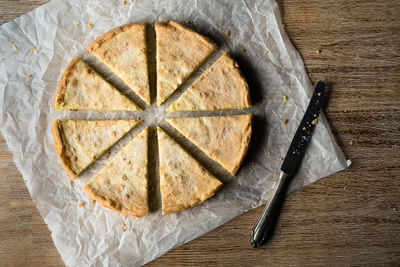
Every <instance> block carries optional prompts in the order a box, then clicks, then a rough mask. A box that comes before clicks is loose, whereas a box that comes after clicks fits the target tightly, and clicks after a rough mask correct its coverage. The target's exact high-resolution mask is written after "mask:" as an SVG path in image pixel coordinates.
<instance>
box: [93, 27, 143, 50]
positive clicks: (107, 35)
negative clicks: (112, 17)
mask: <svg viewBox="0 0 400 267" xmlns="http://www.w3.org/2000/svg"><path fill="white" fill-rule="evenodd" d="M135 25H137V26H146V23H145V22H141V21H139V22H130V23H127V24H125V25H121V26H118V27H116V28H114V29H111V30H109V31H108V32H106V33H105V34H103V35H101V36H99V37H97V38H96V39H95V40H94V41H93V42H91V43H90V44H89V45H88V46H87V49H88V50H89V52H91V53H93V52H94V51H95V50H96V49H97V48H99V47H100V46H101V44H102V43H104V42H105V41H107V40H108V39H110V38H112V37H114V36H115V35H117V34H118V33H121V32H124V31H125V30H126V29H128V28H130V27H132V26H135Z"/></svg>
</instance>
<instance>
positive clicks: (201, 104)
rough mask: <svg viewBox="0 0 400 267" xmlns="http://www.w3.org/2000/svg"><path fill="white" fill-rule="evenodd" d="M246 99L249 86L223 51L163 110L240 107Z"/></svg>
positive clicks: (233, 61) (244, 103)
mask: <svg viewBox="0 0 400 267" xmlns="http://www.w3.org/2000/svg"><path fill="white" fill-rule="evenodd" d="M250 102H251V101H250V94H249V87H248V84H247V82H246V79H245V78H244V76H243V74H242V72H241V71H240V69H239V65H238V64H237V63H236V62H235V60H233V59H232V58H231V57H230V56H229V55H228V53H224V54H223V55H222V56H221V57H220V58H219V59H218V60H217V61H216V62H215V63H214V64H213V65H211V67H209V68H208V69H207V70H206V71H205V72H204V73H203V74H202V75H201V76H200V77H199V78H198V79H197V80H196V81H195V82H194V83H193V84H192V85H191V86H190V87H189V88H188V90H186V91H185V92H184V93H183V94H182V95H181V96H180V97H179V98H178V99H177V100H176V101H175V102H173V103H172V105H171V106H170V107H169V108H168V109H167V111H170V112H173V111H192V110H217V109H242V108H246V107H249V106H250V105H251V103H250Z"/></svg>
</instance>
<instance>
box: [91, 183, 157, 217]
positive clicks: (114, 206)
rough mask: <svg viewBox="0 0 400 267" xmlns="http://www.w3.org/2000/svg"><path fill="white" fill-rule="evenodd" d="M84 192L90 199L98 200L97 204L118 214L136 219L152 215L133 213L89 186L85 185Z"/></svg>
mask: <svg viewBox="0 0 400 267" xmlns="http://www.w3.org/2000/svg"><path fill="white" fill-rule="evenodd" d="M83 190H84V191H85V192H86V194H88V195H89V197H90V198H92V199H94V200H96V201H97V202H99V203H100V204H101V205H103V206H105V207H107V208H109V209H112V210H114V211H116V212H119V213H122V214H127V215H131V216H135V217H143V216H147V215H149V214H150V213H145V214H140V215H139V214H138V213H136V212H132V211H131V210H128V209H126V208H125V207H123V206H122V205H119V204H117V203H116V202H115V201H113V200H111V199H105V198H104V197H102V196H100V195H98V194H96V192H95V191H94V190H93V189H92V188H91V187H90V186H89V185H84V186H83Z"/></svg>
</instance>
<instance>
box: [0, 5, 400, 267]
mask: <svg viewBox="0 0 400 267" xmlns="http://www.w3.org/2000/svg"><path fill="white" fill-rule="evenodd" d="M45 2H47V1H44V0H43V1H33V0H29V1H28V0H24V1H22V0H19V1H13V0H2V1H0V23H4V22H6V21H9V20H11V19H13V18H15V17H17V16H19V15H22V14H24V13H26V12H28V11H29V10H31V9H33V8H35V7H36V6H38V5H39V4H42V3H45ZM278 4H279V6H280V9H281V12H282V18H283V22H284V24H285V25H286V31H287V33H288V35H289V36H290V38H291V39H292V41H293V43H294V44H295V46H296V47H297V49H298V50H299V52H300V53H301V55H302V57H303V59H304V62H305V64H306V67H307V70H308V72H309V74H310V77H311V79H312V80H313V81H317V80H319V79H324V80H325V81H327V83H328V93H329V94H328V95H329V100H328V106H327V108H326V115H327V117H328V119H329V121H330V123H331V126H332V130H333V133H334V134H335V136H336V138H337V141H338V142H339V144H340V146H341V148H342V149H343V150H344V151H345V154H346V155H347V157H348V158H350V159H351V160H352V161H353V165H352V166H351V167H350V168H349V169H347V170H345V171H343V172H340V173H337V174H335V175H331V176H330V177H327V178H325V179H322V180H319V181H318V182H316V183H314V184H312V185H309V186H306V187H304V188H302V189H300V190H298V191H296V192H294V193H292V194H291V195H290V196H289V197H288V198H287V200H286V202H285V205H284V207H283V212H282V214H281V217H280V219H279V222H278V225H277V229H276V233H275V235H274V237H273V239H272V240H271V241H270V242H269V243H268V244H267V245H265V246H263V247H261V248H257V249H253V248H252V247H251V246H250V240H249V238H250V231H251V228H252V227H253V224H254V222H255V220H256V219H257V217H258V215H259V214H260V212H261V210H262V208H258V209H255V210H252V211H250V212H247V213H245V214H243V215H241V216H239V217H237V218H235V219H234V220H232V221H230V222H228V223H227V224H225V225H223V226H221V227H219V228H218V229H216V230H214V231H212V232H210V233H208V234H206V235H204V236H202V237H200V238H198V239H196V240H194V241H192V242H189V243H188V244H186V245H183V246H181V247H179V248H176V249H174V250H172V251H170V252H169V253H167V254H166V255H165V256H163V257H161V258H159V259H157V260H155V261H154V262H152V263H150V264H149V265H150V266H159V265H167V266H171V265H173V266H188V265H189V266H198V265H213V266H214V265H219V266H223V265H231V266H265V265H332V266H337V265H386V266H398V265H399V264H400V212H399V209H400V194H399V188H400V179H399V178H400V148H399V146H400V96H399V95H400V94H399V93H400V48H399V43H400V16H399V15H398V14H400V2H399V1H397V0H381V1H356V0H352V1H345V0H324V1H323V0H307V1H306V0H280V1H278ZM316 50H321V53H320V54H317V53H316V52H315V51H316ZM350 143H352V145H350ZM0 183H1V185H2V186H0V266H29V265H31V266H59V265H63V263H62V261H61V258H60V256H59V255H58V252H57V250H56V248H55V247H54V245H53V242H52V239H51V236H50V232H49V230H48V229H47V227H46V225H45V224H44V222H43V220H42V218H41V217H40V215H39V213H38V212H37V210H36V208H35V207H34V205H33V204H32V202H31V199H30V197H29V194H28V192H27V189H26V187H25V185H24V182H23V179H22V177H21V175H20V173H19V172H18V171H17V169H16V167H15V165H14V163H13V160H12V156H11V154H10V153H9V152H8V150H7V146H6V144H5V141H4V139H2V138H0Z"/></svg>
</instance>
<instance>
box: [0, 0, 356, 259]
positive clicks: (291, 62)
mask: <svg viewBox="0 0 400 267" xmlns="http://www.w3.org/2000/svg"><path fill="white" fill-rule="evenodd" d="M126 2H127V3H126V5H125V6H123V5H122V1H96V0H90V1H84V0H54V1H51V2H49V3H48V4H46V5H43V6H41V7H39V8H37V9H35V10H33V11H32V12H30V13H28V14H26V15H24V16H21V17H19V18H17V19H15V20H13V21H11V22H9V23H6V24H4V25H2V26H1V27H0V49H1V54H0V56H1V58H0V107H1V114H0V115H1V117H0V125H1V131H2V134H3V136H4V137H5V139H6V141H7V144H8V146H9V149H10V151H12V153H13V155H14V159H15V163H16V165H17V167H18V169H19V171H20V172H21V173H22V175H23V177H24V179H26V180H27V182H26V185H27V187H28V189H29V192H30V194H31V197H32V199H33V200H34V201H35V203H36V206H37V208H38V210H39V212H40V214H41V215H42V216H43V218H44V220H45V222H46V223H47V224H48V227H49V228H50V230H51V232H52V237H53V239H54V243H55V245H56V247H57V249H58V250H59V252H60V254H61V257H62V259H63V261H64V262H65V264H66V265H68V266H101V265H104V266H122V265H129V266H132V265H141V264H144V263H146V262H149V261H151V260H153V259H155V258H157V257H159V256H160V255H162V254H164V253H166V252H167V251H168V250H170V249H171V248H173V247H176V246H179V245H181V244H183V243H185V242H188V241H190V240H192V239H194V238H196V237H198V236H200V235H202V234H204V233H206V232H208V231H210V230H212V229H214V228H216V227H217V226H219V225H221V224H223V223H225V222H227V221H229V220H230V219H232V218H234V217H235V216H237V215H239V214H241V213H243V212H245V211H247V210H249V209H252V208H255V207H257V206H259V205H261V204H263V203H265V202H266V201H267V200H268V198H269V197H270V195H271V194H270V193H271V190H272V189H273V187H274V186H275V183H276V180H277V177H278V172H279V167H280V164H281V162H280V161H278V160H277V157H280V156H282V157H284V154H285V152H286V150H287V148H288V146H289V144H290V141H291V138H292V136H293V134H294V132H295V130H296V128H297V126H298V123H299V121H300V119H301V117H302V115H303V112H304V111H305V108H306V105H307V104H308V100H309V97H310V95H311V92H312V85H311V83H310V80H309V78H308V76H307V73H306V72H305V68H304V65H303V62H302V60H301V58H300V56H299V54H298V53H297V51H296V50H295V49H294V47H293V46H292V44H291V43H290V41H289V39H288V37H287V36H286V34H285V32H284V29H283V25H282V23H281V18H280V15H279V9H278V7H277V5H276V3H275V2H274V1H264V0H257V1H248V2H245V1H229V0H227V1H222V0H221V1H215V0H204V1H180V0H175V1H174V0H167V1H165V0H164V1H148V0H140V1H137V0H134V1H133V2H130V1H126ZM161 19H172V20H176V21H179V22H182V23H183V22H185V21H190V24H189V26H190V27H193V28H195V29H197V30H199V31H200V32H202V33H203V34H206V35H208V36H210V37H211V38H212V39H214V40H216V41H217V42H218V44H219V46H220V50H219V52H218V53H217V54H216V55H214V56H213V58H211V59H210V60H209V61H208V62H207V64H206V65H205V66H204V67H203V68H202V69H201V70H200V71H199V72H197V74H196V75H198V74H199V73H200V72H201V71H202V70H204V69H205V68H206V67H207V66H208V65H210V64H211V63H212V62H213V60H215V59H216V58H217V57H218V56H219V55H220V54H221V53H222V51H228V52H229V53H231V54H232V55H233V56H234V57H235V59H237V61H238V62H239V65H240V66H241V69H242V70H244V72H245V76H246V78H247V80H248V82H249V85H250V88H251V96H252V101H253V103H255V106H254V107H253V108H252V109H251V112H252V113H254V114H255V118H254V135H253V137H252V141H251V146H250V149H249V152H248V155H247V157H246V159H245V161H244V163H243V165H242V167H241V169H240V171H239V172H238V175H237V177H236V178H233V177H228V176H227V175H226V173H224V172H221V173H220V172H219V171H218V170H216V171H215V172H216V173H220V175H221V177H220V178H221V179H222V180H223V181H224V183H225V186H224V187H223V189H222V190H221V191H220V192H219V193H218V194H217V195H216V196H215V197H213V198H212V199H210V200H208V201H206V202H205V203H204V204H203V205H200V206H197V207H195V208H192V209H190V210H187V211H184V212H181V213H178V214H172V215H168V216H162V215H161V212H160V210H158V211H156V212H155V213H152V214H151V215H150V216H149V217H145V218H141V219H138V218H134V217H130V216H125V215H120V214H117V213H115V212H113V211H110V210H108V209H105V208H103V207H101V205H99V204H91V203H90V200H89V198H88V196H86V194H85V193H84V192H83V190H82V185H83V184H85V183H86V182H87V181H88V180H89V179H90V178H91V177H92V176H93V175H94V174H95V173H96V172H97V171H98V170H99V169H100V168H101V167H103V166H104V164H105V163H106V162H107V161H108V160H110V159H111V158H112V157H113V155H115V153H116V152H117V151H118V150H119V149H120V148H121V146H122V145H124V144H126V143H127V142H129V140H130V139H131V138H132V137H133V136H134V135H135V134H136V133H137V132H138V131H139V130H141V129H143V127H145V126H146V124H147V125H154V124H156V123H158V122H160V121H161V124H162V125H164V124H163V122H162V118H163V117H164V116H165V114H164V113H163V111H162V109H160V108H158V109H157V108H153V109H149V110H148V112H147V113H146V115H145V117H146V116H147V118H145V119H146V124H143V125H142V126H140V127H138V128H137V129H135V130H134V131H132V132H131V133H130V134H128V136H126V137H125V138H123V139H122V140H121V141H120V142H119V143H118V144H117V145H116V146H115V147H114V148H113V149H112V154H111V156H110V158H109V159H108V160H105V158H104V157H103V158H101V160H99V161H98V162H96V163H95V164H94V165H93V166H92V167H91V168H89V170H88V171H86V172H85V173H84V174H83V175H82V176H81V177H80V178H78V179H77V180H75V182H74V186H73V187H70V186H69V185H68V178H67V177H66V175H65V172H64V170H63V169H62V167H61V165H60V163H59V160H58V158H57V156H56V154H55V150H54V144H53V140H52V137H51V132H50V128H51V124H52V122H53V121H54V119H56V118H85V119H86V118H90V119H105V118H107V119H118V118H132V117H138V116H139V117H140V116H143V114H142V113H129V112H100V111H97V112H85V111H77V112H68V111H64V112H60V111H53V109H52V97H53V95H54V93H55V91H56V88H57V83H58V80H59V78H60V77H61V74H62V72H63V70H64V69H65V67H66V66H67V64H68V62H69V61H70V60H71V58H72V57H73V56H74V54H75V53H76V54H78V55H79V56H81V57H82V58H84V59H85V60H87V61H88V62H89V63H90V64H91V65H92V66H94V67H95V68H96V69H98V70H99V71H100V72H101V73H102V74H104V75H106V76H107V77H109V78H110V80H111V82H113V83H115V84H116V85H118V87H119V88H120V89H121V90H122V91H123V92H125V93H126V94H128V96H130V97H132V98H133V99H137V97H135V96H134V95H133V93H131V92H130V90H129V89H128V88H127V87H126V86H125V85H124V84H123V83H121V81H119V79H118V78H116V77H115V75H112V74H110V72H109V71H108V70H107V69H106V68H105V67H104V66H102V65H101V64H99V62H98V61H97V60H95V59H94V58H93V57H92V56H91V55H89V52H88V51H87V50H86V49H85V47H86V45H87V44H88V43H90V42H91V41H92V40H94V38H95V37H96V36H98V35H100V34H102V33H104V32H105V31H107V30H109V29H111V28H113V27H116V26H118V25H121V24H125V23H127V22H131V21H146V22H148V23H153V22H154V21H157V20H161ZM77 23H79V25H75V24H77ZM88 23H91V24H93V28H89V27H88V26H87V24H88ZM227 30H229V31H230V36H227V35H226V34H225V31H227ZM10 42H12V43H10ZM12 44H14V45H15V47H16V48H17V50H16V49H15V48H13V45H12ZM33 46H35V47H36V50H33V49H32V47H33ZM242 48H244V49H245V50H246V51H245V52H242ZM265 50H268V51H269V53H265ZM28 75H32V77H31V78H29V77H27V76H28ZM196 75H195V76H196ZM193 79H194V78H192V80H193ZM190 82H191V81H189V82H188V83H189V84H190ZM283 95H287V96H288V100H287V101H283V100H282V96H283ZM149 114H152V116H153V115H154V118H153V119H152V120H148V117H149V116H150V115H149ZM172 116H177V115H172ZM284 119H288V120H289V121H288V124H287V125H284V124H283V123H282V121H283V120H284ZM166 127H168V126H166ZM349 164H350V162H349V161H346V160H345V158H344V156H343V154H342V152H341V151H340V149H339V148H338V146H337V144H336V143H335V141H334V138H333V136H332V134H331V131H330V129H329V125H328V123H327V122H326V120H325V118H324V117H323V115H322V117H321V116H320V122H319V123H318V125H317V127H316V129H315V131H314V134H313V138H312V140H311V143H310V145H309V147H308V151H307V154H306V156H305V158H304V161H303V164H302V167H301V169H300V171H299V173H298V175H297V176H296V177H295V179H294V180H293V182H292V184H291V190H294V189H297V188H300V187H302V186H304V185H307V184H309V183H312V182H314V181H316V180H317V179H319V178H321V177H325V176H328V175H330V174H332V173H334V172H337V171H340V170H342V169H344V168H346V167H347V166H348V165H349ZM212 168H214V167H212ZM216 169H218V166H217V167H216ZM156 173H157V171H153V174H154V176H155V177H157V174H156ZM150 178H151V179H153V178H154V177H150ZM80 202H84V203H86V205H85V206H84V207H82V208H79V207H78V203H80ZM256 219H257V218H254V220H256ZM122 223H124V224H126V229H127V230H126V231H125V232H122V230H121V224H122Z"/></svg>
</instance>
